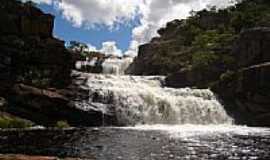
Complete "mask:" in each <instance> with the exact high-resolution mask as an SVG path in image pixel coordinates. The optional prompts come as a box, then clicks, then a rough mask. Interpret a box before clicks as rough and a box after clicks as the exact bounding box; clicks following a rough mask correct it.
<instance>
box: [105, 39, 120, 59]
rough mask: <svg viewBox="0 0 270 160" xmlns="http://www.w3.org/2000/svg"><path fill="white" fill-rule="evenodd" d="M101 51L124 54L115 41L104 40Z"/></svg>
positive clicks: (109, 53) (108, 53) (110, 53)
mask: <svg viewBox="0 0 270 160" xmlns="http://www.w3.org/2000/svg"><path fill="white" fill-rule="evenodd" d="M100 52H102V53H105V54H107V55H115V56H121V55H122V51H121V50H120V49H118V48H117V46H116V42H114V41H108V42H103V43H102V48H101V50H100Z"/></svg>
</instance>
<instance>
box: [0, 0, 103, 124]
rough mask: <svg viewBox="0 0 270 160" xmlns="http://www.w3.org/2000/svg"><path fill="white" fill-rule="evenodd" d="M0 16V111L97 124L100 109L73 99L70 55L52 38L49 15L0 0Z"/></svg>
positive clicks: (76, 95)
mask: <svg viewBox="0 0 270 160" xmlns="http://www.w3.org/2000/svg"><path fill="white" fill-rule="evenodd" d="M0 20H1V24H0V84H1V85H0V111H4V112H7V113H9V114H13V115H16V116H19V117H22V118H25V119H28V120H31V121H33V122H35V123H36V124H41V125H44V126H55V124H56V123H57V121H67V122H68V123H69V124H71V125H72V126H93V125H94V126H98V125H103V124H104V123H103V121H104V117H106V116H105V115H104V114H103V113H102V112H101V111H97V110H91V109H88V110H85V108H84V107H83V106H79V107H78V106H77V105H76V104H75V102H74V100H76V99H80V95H81V93H80V91H78V89H77V88H76V85H73V83H72V77H71V70H72V67H73V60H72V54H71V53H70V52H69V51H68V50H67V49H66V48H65V46H64V42H63V41H61V40H58V39H56V38H54V37H53V27H54V16H52V15H50V14H45V13H43V12H42V11H41V10H40V9H38V8H36V7H35V6H33V4H32V3H31V2H28V3H22V2H20V1H16V0H2V1H1V2H0ZM79 94H80V95H79ZM1 97H2V98H1ZM3 105H5V107H2V106H3ZM0 118H1V115H0Z"/></svg>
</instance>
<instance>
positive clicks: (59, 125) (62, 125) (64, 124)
mask: <svg viewBox="0 0 270 160" xmlns="http://www.w3.org/2000/svg"><path fill="white" fill-rule="evenodd" d="M55 127H56V128H59V129H64V128H69V127H70V125H69V124H68V122H67V121H58V122H56V124H55Z"/></svg>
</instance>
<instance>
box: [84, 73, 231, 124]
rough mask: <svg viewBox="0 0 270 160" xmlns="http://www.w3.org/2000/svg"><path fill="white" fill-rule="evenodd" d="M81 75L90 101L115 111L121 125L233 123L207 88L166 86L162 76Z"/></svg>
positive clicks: (105, 109) (104, 108)
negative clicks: (85, 82) (84, 78)
mask: <svg viewBox="0 0 270 160" xmlns="http://www.w3.org/2000/svg"><path fill="white" fill-rule="evenodd" d="M81 76H83V77H86V78H87V88H88V90H89V96H90V98H89V102H88V103H91V104H94V105H95V106H100V107H101V108H102V110H104V111H108V110H110V111H112V112H114V113H115V114H116V117H117V121H118V123H119V124H120V125H126V126H127V125H139V124H232V123H233V119H232V118H231V117H230V116H229V115H228V114H227V113H226V111H225V110H224V108H223V106H222V104H221V103H220V102H219V101H218V100H217V98H216V96H215V95H214V94H213V92H211V91H210V90H208V89H190V88H182V89H173V88H163V87H162V82H163V81H164V78H165V77H161V76H147V77H144V76H128V75H123V76H117V75H102V74H81Z"/></svg>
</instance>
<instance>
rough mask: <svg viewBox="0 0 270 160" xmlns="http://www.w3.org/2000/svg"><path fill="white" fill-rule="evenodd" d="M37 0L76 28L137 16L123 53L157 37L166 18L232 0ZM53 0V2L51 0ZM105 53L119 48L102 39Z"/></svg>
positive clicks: (113, 23)
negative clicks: (53, 8)
mask: <svg viewBox="0 0 270 160" xmlns="http://www.w3.org/2000/svg"><path fill="white" fill-rule="evenodd" d="M34 1H35V2H37V3H47V4H54V5H55V8H57V9H58V10H60V11H61V12H62V15H63V17H64V18H65V19H67V20H68V21H70V22H71V23H72V24H73V25H74V26H76V27H82V26H84V27H95V26H97V25H102V26H107V27H109V28H114V27H116V26H117V25H118V24H123V23H126V22H129V21H131V20H133V19H134V18H135V17H136V16H139V17H140V25H139V26H137V27H135V28H134V29H133V31H132V41H131V42H130V47H129V50H128V51H126V52H125V53H124V54H128V55H136V54H137V50H138V45H140V44H143V43H146V42H148V41H149V40H151V38H153V37H154V36H157V33H156V31H157V30H158V29H159V28H160V27H163V26H165V24H166V23H167V22H168V21H171V20H174V19H181V18H186V17H187V16H188V15H189V12H190V11H191V10H194V11H197V10H200V9H203V8H205V7H207V6H209V5H212V6H217V7H225V6H228V5H230V4H232V1H233V0H34ZM52 1H53V2H52ZM102 48H104V51H106V52H110V53H111V52H116V53H115V54H122V51H121V50H119V49H118V48H117V47H116V43H115V42H112V41H110V42H104V43H103V47H102Z"/></svg>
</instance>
